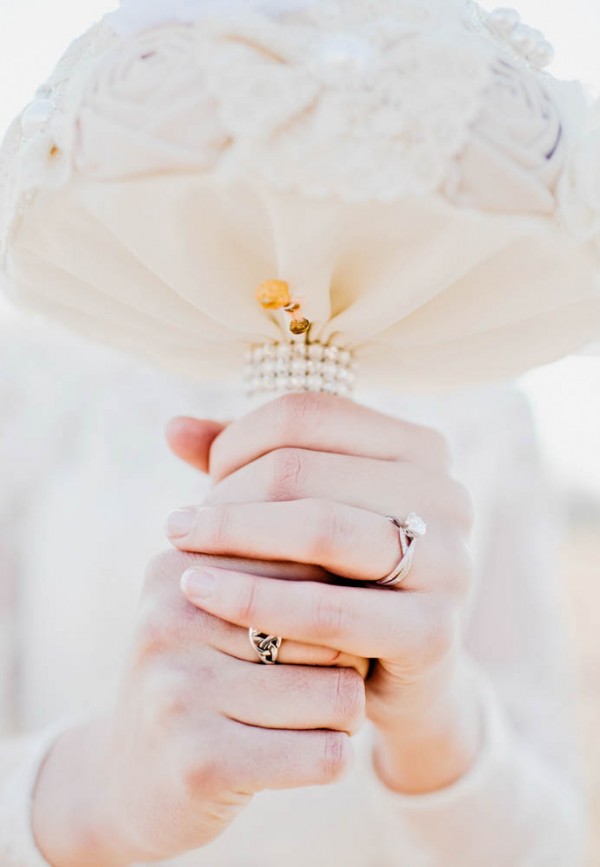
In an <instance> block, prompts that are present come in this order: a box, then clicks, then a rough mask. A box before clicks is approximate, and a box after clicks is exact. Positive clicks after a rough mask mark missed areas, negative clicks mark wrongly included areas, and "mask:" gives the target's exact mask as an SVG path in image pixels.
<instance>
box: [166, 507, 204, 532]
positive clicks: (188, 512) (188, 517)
mask: <svg viewBox="0 0 600 867" xmlns="http://www.w3.org/2000/svg"><path fill="white" fill-rule="evenodd" d="M195 520H196V512H195V511H194V509H177V511H176V512H171V514H170V515H169V517H168V518H167V523H166V524H165V531H166V533H167V536H170V537H171V538H172V539H180V538H181V537H182V536H189V534H190V533H191V532H192V527H193V526H194V521H195Z"/></svg>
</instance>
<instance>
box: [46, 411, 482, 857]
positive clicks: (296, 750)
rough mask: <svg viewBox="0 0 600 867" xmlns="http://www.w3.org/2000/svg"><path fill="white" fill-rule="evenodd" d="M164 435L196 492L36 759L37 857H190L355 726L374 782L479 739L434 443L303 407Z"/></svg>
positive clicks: (343, 764) (424, 434) (449, 486)
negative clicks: (78, 705) (115, 644)
mask: <svg viewBox="0 0 600 867" xmlns="http://www.w3.org/2000/svg"><path fill="white" fill-rule="evenodd" d="M168 438H169V441H170V444H171V447H172V449H173V450H174V451H175V452H176V453H177V454H178V455H179V456H180V457H182V458H184V459H185V460H187V461H188V462H189V463H190V464H192V465H193V466H195V467H197V468H199V469H201V470H203V471H205V472H210V475H211V477H212V479H213V482H214V484H213V487H212V490H211V492H210V494H209V496H208V498H207V500H206V501H205V502H204V503H203V504H202V505H201V506H191V507H186V508H184V509H182V510H178V511H177V512H176V513H175V514H174V515H172V516H171V518H170V520H169V522H168V529H169V536H170V539H171V541H172V542H173V546H174V547H173V548H172V549H171V550H169V551H166V552H165V553H162V554H160V555H159V556H158V557H157V558H155V559H154V560H153V562H152V563H151V564H150V566H149V568H148V571H147V575H146V579H145V582H144V588H143V592H142V595H141V600H140V607H139V613H138V622H137V627H136V630H135V633H134V639H133V645H132V650H131V653H130V655H129V659H128V661H127V664H126V666H125V668H124V672H123V676H122V680H121V687H120V690H119V694H118V696H117V700H116V703H115V707H114V709H113V710H112V711H111V712H110V714H108V715H107V716H106V717H103V718H102V719H98V720H95V721H91V722H90V724H89V725H84V726H82V727H79V728H77V729H75V730H74V731H72V732H70V733H69V734H68V735H67V736H65V737H64V738H63V739H62V740H61V741H60V742H59V743H58V744H57V746H56V747H55V748H54V750H53V752H52V754H51V756H50V759H49V760H48V761H47V762H46V764H45V766H44V771H43V773H42V775H41V779H40V781H39V783H38V789H37V794H36V802H35V810H34V827H35V832H36V836H37V839H38V841H39V844H40V847H41V848H42V851H43V852H44V854H45V855H46V857H47V860H49V861H50V863H53V864H57V865H60V867H71V865H79V864H82V863H85V864H86V865H88V867H100V865H101V867H124V865H129V864H132V863H136V862H139V861H143V862H144V863H146V862H151V861H159V860H162V859H165V858H171V857H174V856H176V855H177V854H179V853H181V852H185V851H189V850H192V849H196V848H198V847H201V846H203V845H205V844H207V843H208V842H210V841H211V840H213V839H214V838H215V837H217V836H219V834H221V833H222V832H223V831H224V830H225V828H227V826H228V825H229V824H230V823H231V822H232V821H233V820H234V819H235V817H236V816H237V815H238V814H239V812H240V811H241V810H242V809H244V807H245V806H246V805H247V804H248V803H249V801H250V800H251V798H252V796H253V795H254V794H255V793H257V792H259V791H261V790H263V789H287V788H293V787H297V786H311V785H318V784H326V783H331V782H333V781H335V780H337V779H338V778H339V777H340V775H341V774H343V773H344V772H345V770H346V769H347V767H348V765H349V763H350V760H351V754H352V747H351V736H352V734H354V733H355V732H356V731H358V729H360V728H361V727H362V725H363V723H364V721H365V718H366V717H368V718H369V719H370V720H371V721H372V723H373V724H374V727H375V735H376V738H375V741H374V747H373V765H374V769H375V771H376V773H377V774H378V776H379V777H380V778H381V780H382V781H383V782H384V784H386V785H387V786H388V788H392V789H395V790H398V791H403V792H406V793H412V792H415V793H416V792H423V791H430V790H432V789H435V788H440V787H442V786H444V785H447V784H449V783H451V782H452V781H454V780H455V779H457V778H458V777H460V776H461V775H462V774H463V773H464V772H465V771H466V770H467V768H468V767H469V765H470V764H471V763H472V761H473V760H474V757H475V755H476V753H477V750H478V748H479V744H478V737H479V734H478V725H479V723H478V707H477V701H476V695H475V693H474V692H472V691H471V690H470V687H469V686H468V681H467V680H465V678H464V676H463V671H464V667H463V666H462V665H461V660H462V654H461V613H462V610H463V606H464V602H465V598H466V594H467V591H468V589H469V586H470V582H471V577H470V576H471V563H470V558H469V554H468V549H467V545H466V539H467V536H468V533H469V530H470V526H471V520H472V514H471V513H472V509H471V502H470V498H469V496H468V494H467V493H466V491H465V489H464V488H463V487H462V485H460V484H459V483H458V482H456V481H455V480H454V479H453V478H452V477H451V475H450V471H449V457H448V449H447V446H446V444H445V441H444V440H443V438H442V437H441V436H440V435H439V434H438V433H436V432H434V431H432V430H429V429H427V428H423V427H419V426H416V425H413V424H409V423H406V422H403V421H399V420H397V419H395V418H391V417H388V416H386V415H383V414H380V413H377V412H374V411H372V410H369V409H366V408H365V407H362V406H359V405H357V404H354V403H352V402H351V401H348V400H342V399H339V398H334V397H330V396H327V395H310V394H308V395H306V394H292V395H286V396H285V397H281V398H279V399H277V400H275V401H273V402H272V403H269V404H268V405H266V406H263V407H262V408H260V409H258V410H256V411H255V412H252V413H250V414H249V415H247V416H245V417H244V418H241V419H240V420H239V421H236V422H234V423H232V424H229V425H222V424H219V423H216V422H212V421H197V420H193V419H178V420H175V421H174V422H173V423H172V424H171V425H170V427H169V430H168ZM411 511H415V512H417V513H418V514H419V515H420V516H421V517H422V518H423V519H424V520H425V521H426V522H427V525H428V530H427V535H426V536H425V537H423V538H420V539H418V540H417V542H416V543H415V544H416V547H415V555H414V559H413V563H412V568H411V571H410V573H409V575H408V577H407V578H406V580H405V581H404V583H403V584H402V585H401V587H399V588H387V587H381V586H375V584H374V582H376V581H377V580H378V579H380V578H382V577H383V576H385V575H386V574H387V573H389V572H390V570H391V569H392V568H393V567H394V566H395V564H396V562H397V561H398V559H399V556H400V545H399V538H398V533H397V529H396V528H395V527H394V526H393V524H392V523H391V522H390V521H389V520H387V518H386V517H385V516H386V515H395V516H398V517H400V518H402V517H403V516H405V515H407V513H409V512H411ZM177 549H179V550H177ZM182 575H183V576H184V578H183V580H181V579H182ZM180 582H181V586H180ZM182 590H183V592H182ZM250 626H254V627H257V628H259V629H261V630H263V631H266V632H269V633H271V634H275V635H280V636H283V638H284V640H283V644H282V647H281V651H280V657H279V661H281V662H282V663H288V664H282V665H279V664H277V665H269V666H267V665H262V664H261V663H260V660H259V658H258V655H257V654H256V652H255V650H254V648H253V647H251V645H250V642H249V640H248V628H249V627H250ZM74 764H76V766H77V767H78V768H80V770H81V773H80V774H79V775H78V776H77V779H76V780H75V779H73V778H72V776H71V777H68V776H67V777H65V769H67V768H72V767H73V766H74ZM67 779H68V783H67V782H65V781H66V780H67ZM57 789H60V790H61V792H62V796H61V798H59V799H57V798H56V797H55V792H56V790H57Z"/></svg>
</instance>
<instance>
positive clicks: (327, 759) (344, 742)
mask: <svg viewBox="0 0 600 867" xmlns="http://www.w3.org/2000/svg"><path fill="white" fill-rule="evenodd" d="M351 757H352V747H351V744H350V738H349V736H348V735H347V734H345V733H344V732H325V733H324V735H323V740H322V746H321V762H320V764H321V768H320V770H321V773H320V777H321V780H322V782H323V783H335V782H336V781H337V780H339V779H340V777H342V776H343V775H344V774H345V772H346V771H347V769H348V768H349V766H350V761H351Z"/></svg>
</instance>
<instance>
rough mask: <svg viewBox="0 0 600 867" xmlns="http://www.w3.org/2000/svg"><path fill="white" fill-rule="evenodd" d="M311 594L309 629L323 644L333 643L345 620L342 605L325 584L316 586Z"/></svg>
mask: <svg viewBox="0 0 600 867" xmlns="http://www.w3.org/2000/svg"><path fill="white" fill-rule="evenodd" d="M313 592H314V596H315V598H314V601H313V605H312V611H313V615H312V624H311V627H312V631H313V634H314V636H315V639H316V641H318V642H322V643H323V644H329V643H330V642H331V643H335V640H336V639H337V637H338V636H339V635H340V633H341V632H342V631H343V629H344V624H345V620H346V614H345V611H344V608H343V605H342V604H341V602H340V600H339V597H338V596H337V595H336V594H335V592H334V591H333V589H332V588H329V587H327V585H325V584H318V585H317V586H316V587H315V589H314V591H313Z"/></svg>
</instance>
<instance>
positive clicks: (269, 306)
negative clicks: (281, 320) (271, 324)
mask: <svg viewBox="0 0 600 867" xmlns="http://www.w3.org/2000/svg"><path fill="white" fill-rule="evenodd" d="M256 300H257V301H258V303H259V304H260V305H261V306H262V307H264V308H265V310H280V309H281V308H282V307H287V306H288V304H290V303H291V300H292V298H291V295H290V287H289V286H288V284H287V283H286V282H285V281H284V280H265V282H264V283H261V284H260V286H259V287H258V289H257V290H256Z"/></svg>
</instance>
